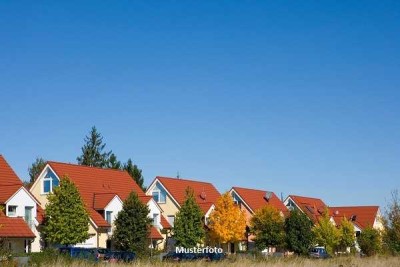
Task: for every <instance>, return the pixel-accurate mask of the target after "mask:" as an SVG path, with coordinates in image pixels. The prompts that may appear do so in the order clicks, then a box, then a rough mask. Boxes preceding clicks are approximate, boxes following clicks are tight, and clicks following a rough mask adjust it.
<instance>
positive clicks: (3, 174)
mask: <svg viewBox="0 0 400 267" xmlns="http://www.w3.org/2000/svg"><path fill="white" fill-rule="evenodd" d="M4 185H21V186H22V181H21V180H20V179H19V178H18V176H17V174H16V173H15V172H14V170H13V169H12V168H11V167H10V165H8V163H7V161H6V160H5V158H4V157H3V156H2V155H0V186H1V187H2V186H4Z"/></svg>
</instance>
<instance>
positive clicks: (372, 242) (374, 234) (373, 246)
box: [357, 226, 382, 256]
mask: <svg viewBox="0 0 400 267" xmlns="http://www.w3.org/2000/svg"><path fill="white" fill-rule="evenodd" d="M357 242H358V245H359V246H360V249H361V251H362V252H363V253H364V254H366V255H367V256H373V255H375V254H377V253H379V252H380V251H381V248H382V240H381V235H380V233H379V231H378V230H376V229H374V228H372V227H371V226H368V227H366V228H365V229H364V230H363V231H362V232H361V234H360V235H359V236H358V238H357Z"/></svg>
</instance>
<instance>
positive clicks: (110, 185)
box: [47, 161, 145, 227]
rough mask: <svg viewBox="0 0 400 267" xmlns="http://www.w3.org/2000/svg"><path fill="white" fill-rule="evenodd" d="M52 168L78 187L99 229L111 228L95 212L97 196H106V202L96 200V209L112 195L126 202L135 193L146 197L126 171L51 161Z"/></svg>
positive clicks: (59, 175) (58, 174)
mask: <svg viewBox="0 0 400 267" xmlns="http://www.w3.org/2000/svg"><path fill="white" fill-rule="evenodd" d="M47 163H48V164H49V165H50V167H51V168H52V169H53V170H54V171H55V172H56V174H57V176H58V177H60V178H61V177H63V176H68V177H69V179H70V180H71V181H72V182H73V183H74V184H75V185H76V187H77V188H78V191H79V193H80V195H81V197H82V199H83V201H84V203H85V205H86V208H87V209H88V212H89V214H90V217H91V219H92V220H93V221H94V223H95V224H96V225H97V226H98V227H109V224H108V223H107V222H106V221H105V219H104V218H103V217H102V216H101V215H100V214H99V213H98V212H97V211H96V210H95V205H94V204H95V201H94V200H95V195H97V194H99V195H100V194H104V195H105V196H107V197H105V200H104V201H103V200H100V199H99V198H96V200H97V201H96V203H98V204H96V207H97V208H98V207H99V206H103V205H104V203H105V202H107V200H111V199H112V198H111V199H110V195H112V194H114V195H118V196H119V197H120V198H121V200H122V201H124V200H125V199H126V198H127V197H128V195H129V194H130V193H131V192H132V191H135V192H136V193H137V194H138V196H139V197H143V196H145V194H144V192H143V191H142V189H141V188H140V187H139V186H138V185H137V184H136V182H135V181H134V180H133V179H132V178H131V176H129V174H128V173H127V172H126V171H121V170H114V169H102V168H96V167H88V166H82V165H76V164H69V163H61V162H54V161H49V162H47Z"/></svg>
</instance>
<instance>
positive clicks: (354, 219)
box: [329, 206, 383, 236]
mask: <svg viewBox="0 0 400 267" xmlns="http://www.w3.org/2000/svg"><path fill="white" fill-rule="evenodd" d="M329 210H330V212H331V214H333V219H334V220H335V222H336V225H340V222H341V221H342V220H343V219H344V218H346V219H347V220H349V221H350V222H351V223H352V224H353V225H354V231H355V233H356V236H358V235H359V234H360V233H361V232H362V231H363V230H364V229H365V228H366V227H368V226H370V227H372V228H374V229H377V230H383V224H382V215H381V212H380V209H379V206H344V207H329Z"/></svg>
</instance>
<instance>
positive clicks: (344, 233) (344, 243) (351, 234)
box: [339, 218, 356, 250]
mask: <svg viewBox="0 0 400 267" xmlns="http://www.w3.org/2000/svg"><path fill="white" fill-rule="evenodd" d="M339 232H340V238H339V247H340V248H341V249H342V250H346V249H347V248H352V247H354V245H355V241H356V236H355V231H354V226H353V224H352V223H351V222H350V221H349V220H347V218H343V219H342V222H341V223H340V227H339Z"/></svg>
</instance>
